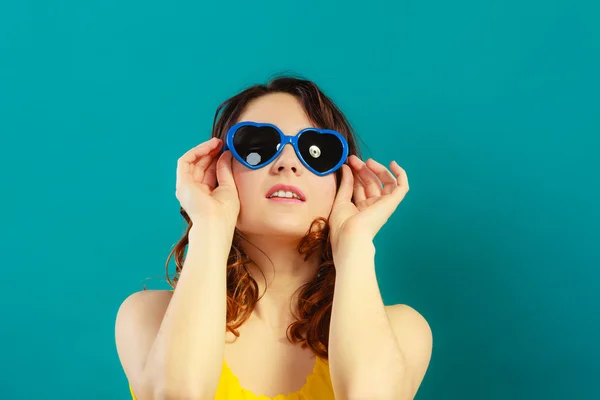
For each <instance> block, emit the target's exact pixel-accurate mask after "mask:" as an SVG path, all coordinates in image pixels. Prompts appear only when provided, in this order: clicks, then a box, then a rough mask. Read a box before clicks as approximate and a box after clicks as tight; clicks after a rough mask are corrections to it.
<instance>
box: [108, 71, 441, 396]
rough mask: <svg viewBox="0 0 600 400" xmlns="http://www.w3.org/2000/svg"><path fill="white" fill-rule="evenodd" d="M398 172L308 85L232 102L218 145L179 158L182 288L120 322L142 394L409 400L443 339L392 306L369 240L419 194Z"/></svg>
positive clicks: (131, 309) (277, 87)
mask: <svg viewBox="0 0 600 400" xmlns="http://www.w3.org/2000/svg"><path fill="white" fill-rule="evenodd" d="M391 170H392V172H393V173H394V174H395V176H394V175H393V174H392V173H391V172H390V171H389V170H388V169H387V168H386V167H384V166H383V165H381V164H379V163H377V162H376V161H374V160H368V161H367V162H366V163H365V162H363V161H361V159H360V154H359V153H358V148H357V145H356V139H355V136H354V133H353V131H352V128H351V127H350V125H349V123H348V121H347V120H346V118H345V117H344V115H343V114H342V113H341V112H340V111H339V109H338V108H337V107H336V106H335V105H334V104H333V103H332V102H331V100H330V99H329V98H328V97H327V96H325V95H324V94H323V93H322V92H321V91H320V90H319V88H318V87H317V86H316V85H315V84H314V83H312V82H310V81H307V80H301V79H296V78H291V77H281V78H278V79H275V80H273V81H271V82H270V83H268V84H267V85H257V86H253V87H250V88H248V89H247V90H245V91H243V92H242V93H240V94H238V95H236V96H234V97H232V98H231V99H229V100H227V101H226V102H224V103H223V104H221V106H220V107H219V108H218V109H217V112H216V114H215V123H214V126H213V131H212V138H211V139H210V140H208V141H207V142H204V143H202V144H200V145H199V146H197V147H194V148H193V149H191V150H189V151H188V152H187V153H185V154H184V155H183V156H182V157H181V158H180V159H179V160H178V164H177V187H176V196H177V199H178V200H179V202H180V204H181V214H182V215H183V217H184V218H185V220H186V221H187V222H188V229H187V231H186V233H185V235H184V237H183V238H182V239H181V240H180V241H179V243H178V244H177V246H176V247H175V248H174V250H173V252H172V253H171V255H170V256H169V258H170V257H171V256H172V255H173V254H174V255H175V261H176V265H177V270H176V278H175V279H174V281H173V282H171V281H170V282H171V283H172V286H173V288H175V287H176V289H175V290H174V291H141V292H138V293H135V294H133V295H131V296H130V297H129V298H127V299H126V300H125V301H124V302H123V304H122V305H121V307H120V309H119V312H118V315H117V321H116V342H117V350H118V353H119V357H120V360H121V363H122V365H123V369H124V371H125V374H126V376H127V378H128V380H129V384H130V387H131V391H132V396H134V398H136V397H137V398H138V399H140V400H145V399H214V398H216V399H221V400H225V399H227V400H235V399H261V400H264V399H270V398H273V399H277V400H286V399H317V400H320V399H323V400H326V399H333V398H334V394H335V398H336V399H369V400H372V399H385V400H388V399H389V400H391V399H394V400H396V399H412V398H413V397H414V396H415V394H416V392H417V389H418V387H419V385H420V383H421V381H422V379H423V377H424V375H425V371H426V369H427V367H428V364H429V359H430V355H431V347H432V336H431V331H430V328H429V325H428V324H427V322H426V321H425V319H424V318H423V317H422V316H421V315H420V314H419V313H418V312H416V311H415V310H414V309H412V308H411V307H409V306H406V305H395V306H384V304H383V302H382V299H381V295H380V292H379V288H378V285H377V280H376V275H375V266H374V254H375V248H374V246H373V238H374V237H375V234H376V233H377V232H378V231H379V229H380V228H381V226H382V225H383V224H384V223H385V222H386V221H387V219H388V218H389V217H390V215H391V214H392V213H393V212H394V210H395V209H396V207H397V206H398V204H399V203H400V202H401V200H402V199H403V197H404V195H405V194H406V192H407V191H408V181H407V177H406V174H405V173H404V171H403V170H402V168H400V167H399V166H398V164H396V163H395V162H392V164H391ZM186 246H187V253H186V254H185V257H184V252H185V250H186ZM184 259H185V261H184ZM167 265H168V260H167ZM334 287H335V292H334Z"/></svg>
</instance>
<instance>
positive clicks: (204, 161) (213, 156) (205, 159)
mask: <svg viewBox="0 0 600 400" xmlns="http://www.w3.org/2000/svg"><path fill="white" fill-rule="evenodd" d="M221 147H222V145H221V144H219V145H218V146H217V147H215V148H214V149H212V150H211V151H210V153H208V154H206V155H204V156H202V157H200V159H199V160H198V161H196V163H194V164H192V168H193V170H194V179H195V180H196V182H203V181H204V177H205V176H206V175H207V172H208V171H207V169H208V167H209V166H210V165H211V164H212V163H213V161H215V160H217V159H218V158H219V155H220V153H221Z"/></svg>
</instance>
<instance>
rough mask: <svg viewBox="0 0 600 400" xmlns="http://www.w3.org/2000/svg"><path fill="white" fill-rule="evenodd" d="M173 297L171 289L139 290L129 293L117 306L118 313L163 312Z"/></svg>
mask: <svg viewBox="0 0 600 400" xmlns="http://www.w3.org/2000/svg"><path fill="white" fill-rule="evenodd" d="M171 297H173V291H171V290H140V291H139V292H135V293H132V294H130V295H129V296H128V297H127V298H126V299H125V300H124V301H123V302H122V303H121V306H120V307H119V312H118V313H119V314H121V313H125V314H130V313H136V314H138V313H140V312H143V313H151V314H154V313H161V314H164V312H165V311H166V309H167V307H168V306H169V302H170V301H171Z"/></svg>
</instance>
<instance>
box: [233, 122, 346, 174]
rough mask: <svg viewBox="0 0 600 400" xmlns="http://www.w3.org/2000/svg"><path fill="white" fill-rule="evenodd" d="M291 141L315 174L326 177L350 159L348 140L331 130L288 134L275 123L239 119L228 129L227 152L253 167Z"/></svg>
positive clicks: (271, 157) (297, 153) (310, 129)
mask: <svg viewBox="0 0 600 400" xmlns="http://www.w3.org/2000/svg"><path fill="white" fill-rule="evenodd" d="M286 144H291V145H292V147H293V148H294V151H295V152H296V155H297V156H298V159H299V160H300V161H301V162H302V164H304V166H305V167H306V168H307V169H308V170H310V171H311V172H312V173H314V174H315V175H318V176H324V175H327V174H330V173H332V172H335V171H336V170H338V169H339V168H340V167H341V166H342V164H344V162H346V159H347V158H348V142H347V141H346V138H344V137H343V136H342V135H341V134H339V133H338V132H336V131H332V130H330V129H317V128H306V129H303V130H301V131H300V132H298V133H297V134H296V135H294V136H286V135H285V134H284V133H283V132H282V131H281V129H279V128H278V127H276V126H275V125H272V124H267V123H258V122H249V121H246V122H239V123H237V124H235V125H233V126H232V127H231V128H230V129H229V130H228V131H227V137H226V138H225V146H224V147H223V151H226V150H230V151H231V154H233V156H234V157H235V158H236V159H237V160H238V161H239V162H240V163H242V164H244V165H245V166H246V167H248V168H250V169H258V168H262V167H264V166H266V165H268V164H270V163H271V162H272V161H273V160H275V159H276V158H277V156H279V154H280V153H281V152H282V151H283V148H284V146H285V145H286Z"/></svg>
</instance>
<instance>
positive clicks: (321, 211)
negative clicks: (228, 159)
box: [233, 93, 336, 239]
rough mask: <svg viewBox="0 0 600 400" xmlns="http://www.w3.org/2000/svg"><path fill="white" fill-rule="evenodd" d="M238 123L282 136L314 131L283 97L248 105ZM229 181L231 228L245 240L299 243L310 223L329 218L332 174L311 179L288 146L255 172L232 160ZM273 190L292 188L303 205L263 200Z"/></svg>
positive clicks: (297, 105)
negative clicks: (262, 125)
mask: <svg viewBox="0 0 600 400" xmlns="http://www.w3.org/2000/svg"><path fill="white" fill-rule="evenodd" d="M242 121H253V122H266V123H270V124H273V125H276V126H277V127H279V129H281V130H282V131H283V133H284V134H286V135H295V134H296V133H298V132H299V131H301V130H302V129H304V128H309V127H315V126H314V124H313V123H311V121H310V120H309V118H308V116H307V115H306V112H305V111H304V109H303V108H302V105H301V104H300V102H299V101H298V100H297V99H296V98H295V97H294V96H292V95H289V94H286V93H272V94H268V95H265V96H262V97H260V98H258V99H255V100H253V101H252V102H250V103H249V104H248V106H247V107H246V109H245V110H244V112H243V113H242V115H241V116H240V118H239V121H237V122H242ZM233 176H234V179H235V183H236V186H237V190H238V195H239V198H240V214H239V217H238V223H237V227H238V229H240V230H241V231H242V232H243V233H246V234H252V235H257V234H258V235H269V236H280V237H288V238H290V239H296V238H301V237H303V236H304V235H305V234H306V232H307V231H308V229H309V227H310V224H311V222H312V221H313V220H314V219H315V218H318V217H325V218H327V217H328V216H329V213H330V212H331V207H332V205H333V201H334V199H335V195H336V178H335V173H332V174H329V175H326V176H317V175H315V174H314V173H312V172H311V171H309V170H308V169H306V167H305V166H304V164H302V162H301V161H300V160H299V159H298V157H297V156H296V153H295V152H294V149H293V148H292V146H291V145H286V146H285V147H284V149H283V151H282V152H281V153H280V155H279V156H278V157H277V158H276V159H275V160H273V162H271V163H270V164H268V165H267V166H265V167H263V168H259V169H255V170H252V169H249V168H246V167H245V166H244V165H242V164H240V163H239V162H238V161H237V160H235V159H234V160H233ZM278 184H282V185H289V186H293V187H295V188H297V190H299V191H301V193H297V194H299V195H300V196H301V197H302V198H303V200H302V201H298V200H296V199H281V198H276V197H271V198H269V197H268V194H269V193H270V192H271V191H272V188H273V186H274V185H278ZM294 191H296V190H292V192H294ZM280 193H281V192H280Z"/></svg>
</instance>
